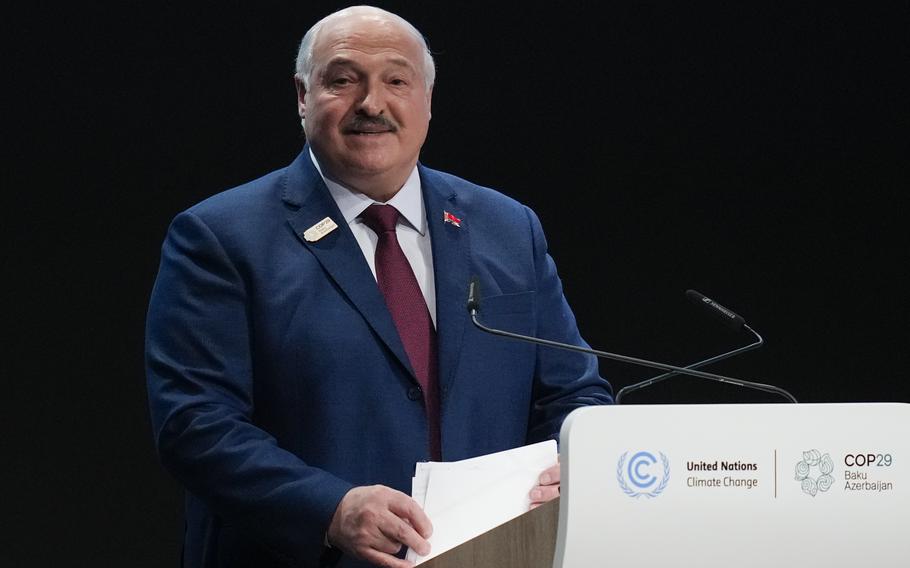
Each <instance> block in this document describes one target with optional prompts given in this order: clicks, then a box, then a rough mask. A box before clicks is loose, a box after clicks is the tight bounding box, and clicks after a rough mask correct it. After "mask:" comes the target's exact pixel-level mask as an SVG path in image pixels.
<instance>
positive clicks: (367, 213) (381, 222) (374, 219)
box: [360, 203, 400, 235]
mask: <svg viewBox="0 0 910 568" xmlns="http://www.w3.org/2000/svg"><path fill="white" fill-rule="evenodd" d="M399 215H400V214H399V213H398V209H395V208H394V207H392V206H391V205H379V204H377V203H374V204H373V205H370V206H369V207H367V208H366V209H364V211H363V213H361V214H360V218H361V219H363V222H364V223H365V224H366V226H367V227H369V228H371V229H372V230H373V232H374V233H376V234H377V235H378V234H380V233H388V232H389V231H394V230H395V227H396V225H398V217H399Z"/></svg>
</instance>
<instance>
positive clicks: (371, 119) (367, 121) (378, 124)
mask: <svg viewBox="0 0 910 568" xmlns="http://www.w3.org/2000/svg"><path fill="white" fill-rule="evenodd" d="M344 129H345V131H347V132H363V131H370V130H373V131H376V130H388V131H391V132H397V131H398V124H396V123H395V121H393V120H392V119H390V118H388V117H387V116H385V115H384V114H380V115H377V116H363V115H359V114H355V115H354V118H352V119H351V121H350V122H348V124H347V125H346V126H345V128H344Z"/></svg>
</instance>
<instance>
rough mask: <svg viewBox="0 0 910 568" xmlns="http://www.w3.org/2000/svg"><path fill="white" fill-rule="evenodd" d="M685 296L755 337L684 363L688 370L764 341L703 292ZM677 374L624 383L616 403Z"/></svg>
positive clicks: (740, 351) (736, 353) (741, 319)
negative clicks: (717, 353)
mask: <svg viewBox="0 0 910 568" xmlns="http://www.w3.org/2000/svg"><path fill="white" fill-rule="evenodd" d="M686 298H688V299H689V301H690V302H692V303H693V304H696V305H698V306H701V307H702V308H704V309H705V310H706V311H707V312H708V313H709V314H710V315H711V316H713V317H716V318H719V319H720V320H721V322H722V323H724V324H725V325H726V326H727V327H729V328H731V329H732V330H733V331H742V330H746V331H748V332H749V333H751V334H752V335H753V336H754V337H755V341H753V342H752V343H750V344H748V345H744V346H742V347H739V348H736V349H733V350H732V351H727V352H726V353H721V354H720V355H715V356H714V357H710V358H708V359H704V360H702V361H699V362H698V363H692V364H691V365H686V366H685V368H686V369H690V370H691V369H699V368H701V367H704V366H707V365H710V364H712V363H717V362H718V361H723V360H724V359H727V358H729V357H733V356H734V355H739V354H740V353H745V352H746V351H751V350H753V349H756V348H758V347H761V345H762V344H763V343H764V342H765V340H764V339H762V336H761V335H759V334H758V332H756V331H755V330H754V329H752V328H751V327H749V326H748V325H746V320H745V319H743V318H742V317H741V316H740V315H738V314H737V313H736V312H734V311H732V310H728V309H727V308H725V307H723V306H722V305H720V304H718V303H717V302H715V301H714V300H712V299H711V298H708V297H707V296H705V295H704V294H702V293H700V292H696V291H695V290H686ZM679 374H680V373H677V372H676V371H670V372H668V373H664V374H662V375H658V376H656V377H651V378H650V379H645V380H643V381H640V382H637V383H633V384H631V385H626V386H624V387H623V388H621V389H619V392H617V393H616V404H621V403H622V398H623V397H624V396H625V395H627V394H629V393H631V392H634V391H637V390H640V389H643V388H645V387H649V386H651V385H653V384H655V383H659V382H661V381H665V380H667V379H669V378H670V377H675V376H677V375H679Z"/></svg>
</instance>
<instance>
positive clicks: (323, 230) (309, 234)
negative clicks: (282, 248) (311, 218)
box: [303, 217, 338, 243]
mask: <svg viewBox="0 0 910 568" xmlns="http://www.w3.org/2000/svg"><path fill="white" fill-rule="evenodd" d="M337 228H338V225H336V224H335V221H332V219H331V218H329V217H326V218H325V219H323V220H322V221H320V222H318V223H316V224H315V225H313V226H312V227H310V228H309V229H307V230H306V231H304V232H303V238H304V239H305V240H306V242H308V243H315V242H316V241H318V240H319V239H321V238H322V237H324V236H326V235H328V234H329V233H331V232H332V231H334V230H335V229H337Z"/></svg>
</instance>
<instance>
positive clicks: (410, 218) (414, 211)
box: [310, 149, 427, 235]
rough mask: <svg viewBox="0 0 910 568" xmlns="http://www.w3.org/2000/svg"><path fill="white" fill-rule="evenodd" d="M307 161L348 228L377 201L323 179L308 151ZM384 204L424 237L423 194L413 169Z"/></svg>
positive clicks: (415, 169)
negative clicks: (327, 189)
mask: <svg viewBox="0 0 910 568" xmlns="http://www.w3.org/2000/svg"><path fill="white" fill-rule="evenodd" d="M310 159H311V160H312V161H313V165H314V166H316V169H317V170H318V171H319V175H320V176H322V180H323V181H324V182H325V185H326V187H328V188H329V193H331V194H332V199H334V200H335V203H336V204H337V205H338V209H339V210H340V211H341V214H342V216H344V220H345V222H346V223H347V224H348V225H350V224H351V223H353V222H354V221H355V220H356V219H357V217H359V216H360V214H361V213H363V211H364V209H366V208H367V207H369V206H370V205H372V204H374V203H378V201H374V200H373V199H372V198H370V197H367V196H366V195H364V194H362V193H360V192H358V191H353V190H351V189H348V188H346V187H345V186H343V185H341V184H340V183H337V182H334V181H332V180H330V179H329V178H327V177H325V175H324V174H323V173H322V168H320V167H319V162H318V161H317V160H316V156H314V155H313V150H312V149H311V150H310ZM385 204H386V205H392V206H393V207H395V209H398V212H399V213H400V214H401V216H402V217H404V219H405V220H406V221H407V222H408V224H410V225H411V226H412V227H414V229H415V230H416V231H417V232H418V233H420V234H421V235H425V234H426V231H427V216H426V215H425V214H424V206H423V192H421V190H420V174H419V173H418V171H417V166H414V170H413V171H412V172H411V175H409V176H408V179H407V180H406V181H405V182H404V185H403V186H401V189H400V190H398V193H396V194H395V196H394V197H392V199H389V200H388V201H386V203H385Z"/></svg>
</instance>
